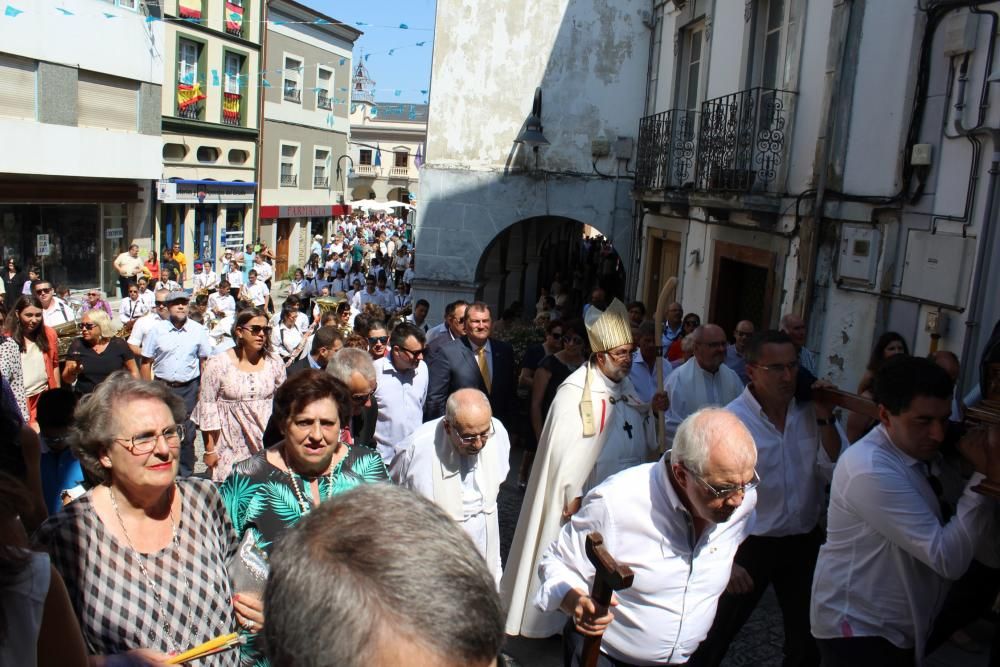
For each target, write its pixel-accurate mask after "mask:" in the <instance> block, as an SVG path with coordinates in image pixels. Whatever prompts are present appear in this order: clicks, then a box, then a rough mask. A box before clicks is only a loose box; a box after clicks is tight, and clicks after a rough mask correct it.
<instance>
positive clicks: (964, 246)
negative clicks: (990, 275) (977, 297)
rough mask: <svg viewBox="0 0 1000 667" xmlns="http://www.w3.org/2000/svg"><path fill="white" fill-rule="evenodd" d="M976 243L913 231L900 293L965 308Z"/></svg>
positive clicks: (907, 246)
mask: <svg viewBox="0 0 1000 667" xmlns="http://www.w3.org/2000/svg"><path fill="white" fill-rule="evenodd" d="M975 256H976V239H974V238H971V237H962V236H954V235H951V234H932V233H931V232H925V231H920V230H915V229H911V230H910V232H909V234H908V235H907V238H906V262H905V263H904V264H903V284H902V286H901V288H900V291H901V292H902V293H903V294H905V295H907V296H913V297H917V298H919V299H927V300H929V301H936V302H938V303H944V304H948V305H951V306H963V305H965V300H966V295H967V293H968V288H969V271H970V270H971V269H972V262H973V259H974V258H975Z"/></svg>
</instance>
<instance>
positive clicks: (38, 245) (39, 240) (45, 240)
mask: <svg viewBox="0 0 1000 667" xmlns="http://www.w3.org/2000/svg"><path fill="white" fill-rule="evenodd" d="M51 253H52V248H51V246H49V235H48V234H38V235H36V237H35V254H36V255H38V256H39V257H48V256H49V255H50V254H51Z"/></svg>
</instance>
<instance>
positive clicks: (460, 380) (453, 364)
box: [424, 336, 517, 421]
mask: <svg viewBox="0 0 1000 667" xmlns="http://www.w3.org/2000/svg"><path fill="white" fill-rule="evenodd" d="M490 349H491V351H492V359H493V378H492V380H493V381H492V383H491V384H492V387H491V389H492V391H486V384H485V383H484V382H483V376H482V374H481V373H480V372H479V362H478V361H477V360H476V355H475V353H473V351H472V345H471V344H470V343H469V339H468V338H466V337H465V336H462V337H461V338H457V339H455V340H453V341H449V342H447V343H445V344H444V345H441V346H440V347H438V348H437V349H436V350H435V351H434V352H433V353H432V354H431V357H430V358H429V359H428V360H427V367H428V369H429V371H430V373H429V380H428V385H427V401H426V402H425V403H424V421H430V420H431V419H437V418H438V417H443V416H444V405H445V402H446V401H447V400H448V397H449V396H450V395H451V394H452V393H453V392H455V391H457V390H458V389H467V388H470V387H471V388H475V389H479V390H480V391H482V392H484V393H485V394H486V395H487V396H489V397H490V406H491V407H492V408H493V416H494V417H496V418H497V419H500V420H503V419H504V418H505V417H512V416H513V415H514V412H515V400H516V394H515V377H516V373H517V369H516V367H515V366H514V348H512V347H511V346H510V343H506V342H504V341H502V340H497V339H496V338H490Z"/></svg>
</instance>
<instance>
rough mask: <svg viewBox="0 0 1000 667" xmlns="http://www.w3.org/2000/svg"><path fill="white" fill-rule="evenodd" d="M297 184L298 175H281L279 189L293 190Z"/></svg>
mask: <svg viewBox="0 0 1000 667" xmlns="http://www.w3.org/2000/svg"><path fill="white" fill-rule="evenodd" d="M298 184H299V177H298V174H282V175H281V187H283V188H294V187H297V186H298Z"/></svg>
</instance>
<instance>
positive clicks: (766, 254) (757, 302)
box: [702, 241, 775, 338]
mask: <svg viewBox="0 0 1000 667" xmlns="http://www.w3.org/2000/svg"><path fill="white" fill-rule="evenodd" d="M774 285H775V255H774V253H773V252H770V251H767V250H761V249H759V248H750V247H748V246H742V245H737V244H735V243H726V242H725V241H716V242H715V260H714V264H713V266H712V292H711V301H710V303H709V308H708V319H707V320H706V319H705V318H702V322H711V323H713V324H718V325H719V326H720V327H722V329H723V331H725V332H726V336H727V337H729V338H732V335H733V331H734V330H735V329H736V324H737V322H739V321H740V320H750V321H751V322H753V324H754V327H755V328H756V329H757V330H758V331H761V330H763V329H770V328H771V327H772V322H771V320H772V313H773V307H774Z"/></svg>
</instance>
